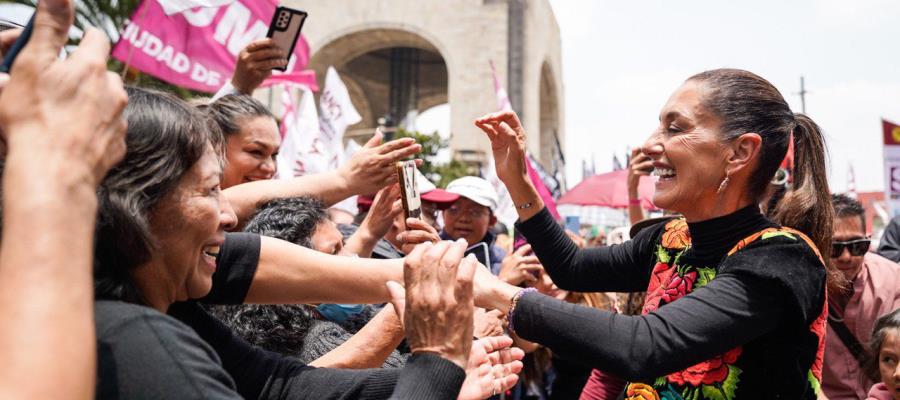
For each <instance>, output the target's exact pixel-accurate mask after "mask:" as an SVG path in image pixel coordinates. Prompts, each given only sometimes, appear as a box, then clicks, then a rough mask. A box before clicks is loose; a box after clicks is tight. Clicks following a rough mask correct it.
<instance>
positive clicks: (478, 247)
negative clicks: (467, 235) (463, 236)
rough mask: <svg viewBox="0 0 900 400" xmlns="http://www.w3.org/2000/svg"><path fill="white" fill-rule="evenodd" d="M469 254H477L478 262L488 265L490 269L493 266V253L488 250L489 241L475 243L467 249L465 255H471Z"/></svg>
mask: <svg viewBox="0 0 900 400" xmlns="http://www.w3.org/2000/svg"><path fill="white" fill-rule="evenodd" d="M469 254H475V258H476V259H477V260H478V262H480V263H481V265H484V266H486V267H488V268H489V269H490V268H491V253H490V251H489V250H488V245H487V243H484V242H478V243H475V245H474V246H472V247H469V248H468V249H466V253H465V255H469Z"/></svg>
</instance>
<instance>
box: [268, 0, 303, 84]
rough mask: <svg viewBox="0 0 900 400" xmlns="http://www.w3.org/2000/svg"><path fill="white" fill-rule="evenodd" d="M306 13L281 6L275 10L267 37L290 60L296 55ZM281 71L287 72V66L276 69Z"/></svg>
mask: <svg viewBox="0 0 900 400" xmlns="http://www.w3.org/2000/svg"><path fill="white" fill-rule="evenodd" d="M307 15H309V14H307V13H306V11H300V10H295V9H293V8H287V7H283V6H279V7H278V8H276V9H275V15H273V16H272V22H270V23H269V32H268V33H266V37H269V38H272V40H274V41H275V44H277V45H278V47H280V48H281V49H282V50H284V51H285V52H286V53H287V55H288V59H290V58H291V54H294V46H296V45H297V39H299V38H300V30H301V29H303V22H305V21H306V17H307ZM275 69H277V70H279V71H285V70H287V66H284V67H276V68H275Z"/></svg>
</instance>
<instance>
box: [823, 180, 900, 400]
mask: <svg viewBox="0 0 900 400" xmlns="http://www.w3.org/2000/svg"><path fill="white" fill-rule="evenodd" d="M831 201H832V204H833V206H834V236H833V237H832V246H831V247H832V248H831V252H830V253H831V263H832V264H833V265H834V266H835V267H836V268H837V269H838V270H840V271H841V272H842V273H843V275H844V277H845V278H847V287H846V290H845V291H844V292H843V293H830V292H829V293H828V297H829V298H828V302H829V316H828V333H827V334H826V335H825V362H824V366H823V370H822V390H823V391H824V392H825V395H826V396H827V397H828V399H829V400H841V399H865V398H866V393H867V392H868V390H869V388H870V387H871V386H872V385H873V383H874V382H872V381H871V380H870V379H869V377H867V376H866V374H865V372H863V371H864V369H863V368H861V366H860V365H861V364H864V363H865V362H866V361H867V357H869V355H868V354H866V352H865V350H863V349H865V346H863V345H862V343H867V342H868V341H869V339H870V338H871V337H872V327H873V325H874V323H875V320H876V319H877V318H878V317H879V316H881V315H883V314H886V313H888V312H890V311H892V310H894V309H896V308H898V307H900V265H898V264H896V263H894V262H893V261H890V260H888V259H886V258H884V257H881V256H879V255H877V254H875V253H874V252H870V251H869V246H870V244H871V239H869V236H868V235H867V234H866V219H865V218H866V217H865V210H864V209H863V207H862V204H860V203H859V202H858V201H856V200H854V199H852V198H850V197H847V196H845V195H833V196H832V200H831ZM823 253H824V252H823Z"/></svg>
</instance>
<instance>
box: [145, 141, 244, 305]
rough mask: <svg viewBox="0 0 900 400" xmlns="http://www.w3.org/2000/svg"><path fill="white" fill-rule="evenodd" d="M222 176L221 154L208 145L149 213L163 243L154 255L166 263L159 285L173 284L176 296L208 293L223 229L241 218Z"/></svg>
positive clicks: (223, 233)
mask: <svg viewBox="0 0 900 400" xmlns="http://www.w3.org/2000/svg"><path fill="white" fill-rule="evenodd" d="M221 175H222V167H221V163H220V162H219V157H218V155H217V154H216V152H215V151H214V150H213V148H212V147H211V146H207V149H206V152H205V153H204V154H203V157H201V158H200V160H199V161H197V162H196V163H195V164H194V166H193V167H191V169H190V170H188V172H187V173H186V174H185V175H184V176H182V177H181V181H180V182H179V183H178V186H177V187H176V188H175V189H174V190H173V191H172V193H169V195H167V196H166V197H165V198H164V199H163V200H162V201H161V202H160V204H159V205H158V206H157V208H156V210H155V211H154V212H153V213H152V214H151V217H150V220H151V229H152V231H153V234H154V236H155V237H156V239H157V240H158V242H159V250H158V252H157V253H156V254H155V255H154V257H157V258H160V260H158V261H160V262H159V263H157V264H161V265H163V266H164V267H163V269H164V271H161V273H162V275H163V276H164V278H163V279H164V281H161V282H158V283H156V284H168V285H170V286H171V287H170V289H173V290H175V297H176V300H179V301H183V300H187V299H194V298H199V297H203V296H205V295H206V294H207V293H209V290H210V288H211V287H212V274H213V272H215V270H216V255H217V254H218V253H219V246H221V245H222V243H223V242H224V241H225V229H228V228H231V227H233V226H234V225H235V224H236V222H237V221H236V217H235V216H234V212H233V211H232V210H231V206H230V205H228V203H227V201H226V200H225V199H224V198H223V197H222V196H221V188H220V183H221V182H220V179H221Z"/></svg>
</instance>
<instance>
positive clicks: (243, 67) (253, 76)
mask: <svg viewBox="0 0 900 400" xmlns="http://www.w3.org/2000/svg"><path fill="white" fill-rule="evenodd" d="M287 65H288V54H287V53H285V52H284V50H282V49H281V48H280V47H278V45H277V44H275V42H274V41H273V40H272V39H271V38H263V39H257V40H254V41H252V42H250V44H248V45H247V47H244V48H243V49H242V50H241V52H240V53H239V54H238V57H237V65H235V67H234V75H233V76H232V77H231V85H232V86H234V88H235V89H237V91H238V92H240V93H243V94H253V91H254V90H256V88H258V87H259V85H262V83H263V81H265V80H266V79H268V78H269V77H270V76H272V68H275V67H285V66H287Z"/></svg>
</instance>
